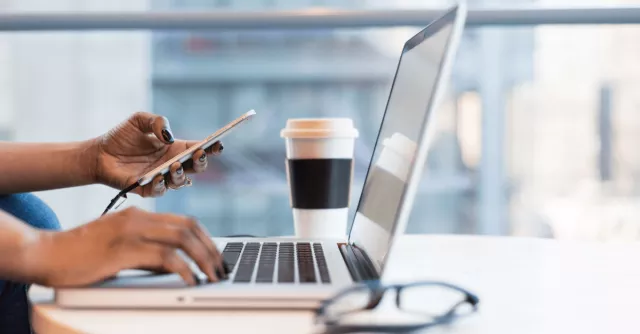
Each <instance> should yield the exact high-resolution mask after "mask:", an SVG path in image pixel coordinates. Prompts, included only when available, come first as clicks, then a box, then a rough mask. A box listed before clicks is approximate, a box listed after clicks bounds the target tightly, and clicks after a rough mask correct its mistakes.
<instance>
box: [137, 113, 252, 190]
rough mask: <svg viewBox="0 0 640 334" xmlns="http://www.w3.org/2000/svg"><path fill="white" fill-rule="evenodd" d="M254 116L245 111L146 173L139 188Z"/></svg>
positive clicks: (139, 180)
mask: <svg viewBox="0 0 640 334" xmlns="http://www.w3.org/2000/svg"><path fill="white" fill-rule="evenodd" d="M255 114H256V112H255V111H254V110H249V111H247V112H246V113H245V114H244V115H242V116H240V117H238V118H237V119H235V120H234V121H232V122H231V123H229V124H227V125H225V126H224V127H223V128H222V129H220V130H218V131H216V132H214V133H212V134H211V135H210V136H209V137H207V138H205V139H204V140H202V141H201V142H199V143H198V144H196V145H193V146H191V147H189V148H188V149H186V150H184V151H183V152H182V153H180V154H178V155H176V156H175V157H173V158H171V159H169V160H168V161H167V162H165V163H163V164H162V165H160V166H158V167H157V168H155V169H154V170H152V171H150V172H148V173H147V174H145V175H144V176H142V177H141V178H140V179H138V183H139V184H140V185H141V186H144V185H145V184H147V183H149V182H151V181H153V179H154V178H155V177H156V176H158V175H160V174H161V175H165V174H166V173H168V172H169V167H170V166H171V164H173V163H174V162H176V161H180V163H184V162H185V161H187V160H189V159H191V158H192V155H193V152H195V151H197V150H198V149H200V148H201V149H203V150H204V149H207V148H209V147H210V146H211V145H213V144H214V143H215V142H217V141H219V140H220V139H222V137H224V136H225V135H227V134H228V133H230V132H231V130H233V129H234V128H235V127H237V126H238V125H240V124H242V123H244V122H245V121H248V120H250V119H251V118H252V117H253V116H255Z"/></svg>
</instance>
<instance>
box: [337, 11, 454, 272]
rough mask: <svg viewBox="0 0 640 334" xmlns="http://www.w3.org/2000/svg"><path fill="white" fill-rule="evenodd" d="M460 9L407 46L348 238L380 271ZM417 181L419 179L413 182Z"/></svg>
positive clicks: (436, 23) (447, 15) (413, 39)
mask: <svg viewBox="0 0 640 334" xmlns="http://www.w3.org/2000/svg"><path fill="white" fill-rule="evenodd" d="M456 13H457V11H456V10H452V11H450V12H448V13H447V14H445V15H444V16H443V17H441V18H439V19H437V20H436V21H434V22H433V23H432V24H430V25H429V26H428V27H427V28H425V29H424V30H422V31H421V32H419V33H418V34H417V35H415V36H414V37H412V38H411V39H410V40H408V41H407V43H406V44H405V46H404V49H403V51H402V55H401V57H400V61H399V64H398V68H397V70H396V76H395V79H394V81H393V85H392V87H391V93H390V96H389V100H388V101H387V107H386V110H385V112H384V116H383V119H382V125H381V128H380V131H379V133H378V138H377V140H376V144H375V146H374V153H373V157H372V160H371V162H370V164H369V169H368V171H367V176H366V178H365V183H364V187H363V190H362V195H361V197H360V202H359V204H358V207H357V210H356V215H355V220H354V222H353V225H352V227H351V231H350V233H349V240H350V241H351V242H352V243H353V244H355V245H356V246H357V247H360V248H363V249H364V250H365V251H366V252H367V254H368V255H369V257H370V258H371V260H372V261H373V262H374V264H375V266H376V267H377V269H378V270H379V271H380V270H381V268H382V267H383V263H384V260H385V257H386V255H387V252H388V251H389V246H390V242H391V240H392V237H393V235H394V233H403V231H399V230H397V227H398V225H402V226H403V225H405V224H406V223H404V224H399V222H398V219H397V218H398V213H399V211H400V207H401V203H402V202H403V201H406V200H407V198H403V197H404V193H405V192H406V190H407V186H408V184H409V183H408V182H407V178H408V177H409V173H410V171H411V169H412V168H413V165H414V157H415V154H416V153H417V151H418V143H420V142H421V138H422V133H423V128H424V127H425V126H426V119H427V117H428V116H429V113H430V112H432V110H430V109H431V101H432V98H433V97H434V91H435V88H436V85H437V84H438V83H439V80H438V79H439V75H440V71H441V67H442V64H443V62H444V59H445V57H446V54H447V48H448V47H449V41H450V39H451V37H452V35H453V33H454V22H455V17H456ZM413 182H418V181H417V180H416V181H413Z"/></svg>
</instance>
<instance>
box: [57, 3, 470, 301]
mask: <svg viewBox="0 0 640 334" xmlns="http://www.w3.org/2000/svg"><path fill="white" fill-rule="evenodd" d="M465 18H466V9H465V7H464V6H462V5H458V6H456V7H453V8H452V9H450V10H448V11H447V12H446V13H445V14H444V15H442V16H441V17H439V18H437V19H436V20H434V21H433V22H431V23H430V24H429V25H428V26H427V27H426V28H424V29H423V30H422V31H420V32H419V33H417V34H416V35H414V36H413V37H411V38H410V39H409V40H408V41H406V43H405V45H404V48H403V50H402V54H401V57H400V60H399V63H398V67H397V69H396V74H395V77H394V80H393V85H392V86H391V92H390V95H389V99H388V101H387V106H386V109H385V114H384V116H383V119H382V124H381V127H380V130H379V132H378V137H377V140H376V144H375V147H374V152H373V155H372V158H371V162H370V164H369V168H368V170H367V174H366V179H365V183H364V186H363V190H362V194H361V198H360V202H359V203H358V206H357V210H356V215H355V218H354V221H353V223H352V226H351V230H350V232H349V236H348V238H347V239H346V240H301V239H295V238H291V239H285V238H250V239H249V238H247V239H244V238H237V239H236V238H233V239H230V238H215V239H214V240H215V242H216V244H217V245H218V247H219V248H220V249H221V250H223V256H224V259H225V261H226V262H227V263H228V264H229V266H230V267H231V268H230V269H231V273H230V274H229V278H228V279H227V280H225V281H222V282H218V283H211V284H202V285H199V286H195V287H186V286H185V284H184V283H183V282H182V281H181V279H180V277H179V276H177V275H174V274H166V275H153V274H147V275H139V274H136V275H127V274H124V273H123V275H120V276H118V277H117V278H115V279H111V280H108V281H105V282H101V283H99V284H96V285H93V286H90V287H83V288H73V289H69V288H67V289H58V290H57V291H56V302H57V304H58V305H60V306H63V307H73V308H89V307H91V308H116V307H117V308H123V307H124V308H147V307H150V308H183V307H184V308H216V307H224V308H234V307H239V308H272V307H284V308H314V307H316V306H318V304H319V303H320V301H322V300H323V299H325V298H327V297H329V296H331V295H332V294H334V293H335V292H336V291H337V290H339V289H341V288H344V287H346V286H348V285H351V284H353V283H354V282H359V281H363V280H376V279H380V277H381V275H383V273H384V270H385V265H386V262H387V261H386V260H387V258H388V255H389V252H390V251H391V249H392V246H393V243H394V242H395V241H397V239H398V236H399V235H401V234H403V233H404V230H405V226H406V224H407V221H408V218H409V213H410V211H411V208H412V206H413V200H414V198H415V194H416V188H417V186H418V184H419V181H420V176H421V174H422V170H423V166H424V162H425V159H426V155H427V147H428V144H429V141H430V137H431V135H432V132H433V131H432V130H431V129H430V128H431V126H432V125H433V123H434V116H435V115H436V108H437V106H438V102H439V100H440V97H441V95H442V93H443V91H444V89H445V86H446V81H447V80H448V77H449V75H450V70H451V67H452V64H453V61H454V57H455V53H456V51H457V48H458V43H459V40H460V35H461V33H462V30H463V27H464V22H465Z"/></svg>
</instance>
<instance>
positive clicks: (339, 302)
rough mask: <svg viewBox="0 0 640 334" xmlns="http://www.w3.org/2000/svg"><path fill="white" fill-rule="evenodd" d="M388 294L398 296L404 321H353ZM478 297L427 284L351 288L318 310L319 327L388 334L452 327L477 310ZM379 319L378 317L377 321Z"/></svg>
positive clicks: (445, 285)
mask: <svg viewBox="0 0 640 334" xmlns="http://www.w3.org/2000/svg"><path fill="white" fill-rule="evenodd" d="M387 292H395V305H396V307H397V310H399V311H401V312H400V313H401V314H398V316H400V317H401V318H402V319H404V320H406V321H402V322H400V323H398V321H393V323H392V321H388V322H387V323H385V321H380V319H376V323H375V324H371V323H368V324H367V323H364V324H357V323H353V321H349V320H348V319H349V318H351V317H352V316H353V315H354V314H356V313H361V312H366V311H371V310H373V309H375V308H377V307H378V306H379V305H380V304H381V301H382V300H383V297H385V295H389V294H387ZM479 301H480V300H479V299H478V297H476V296H475V295H474V294H472V293H471V292H469V291H466V290H465V289H463V288H460V287H457V286H455V285H452V284H449V283H444V282H435V281H423V282H415V283H410V284H397V285H382V284H380V283H378V282H375V283H373V282H371V283H368V284H363V285H358V286H355V287H351V288H348V289H346V290H343V291H342V292H340V293H338V294H337V295H335V296H334V297H333V298H331V299H329V300H326V301H325V302H323V303H322V304H321V306H320V307H319V308H318V309H317V310H316V324H317V325H323V326H324V330H325V332H326V333H336V334H337V333H357V332H386V333H389V332H391V333H404V332H411V331H415V330H418V329H424V328H428V327H432V326H437V325H443V324H447V323H451V322H452V321H453V320H455V319H457V318H459V317H463V316H466V315H469V314H471V313H473V312H475V311H476V310H477V307H478V303H479ZM377 318H378V317H377Z"/></svg>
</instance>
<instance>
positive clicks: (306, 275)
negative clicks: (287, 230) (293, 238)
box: [296, 242, 316, 283]
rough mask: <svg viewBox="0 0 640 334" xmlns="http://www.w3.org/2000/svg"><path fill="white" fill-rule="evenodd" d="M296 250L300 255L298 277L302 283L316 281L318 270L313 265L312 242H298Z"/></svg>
mask: <svg viewBox="0 0 640 334" xmlns="http://www.w3.org/2000/svg"><path fill="white" fill-rule="evenodd" d="M296 252H297V255H298V261H297V262H298V277H299V280H300V283H315V282H316V271H315V268H314V265H313V254H312V253H311V252H312V251H311V244H309V243H308V242H299V243H297V244H296Z"/></svg>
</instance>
